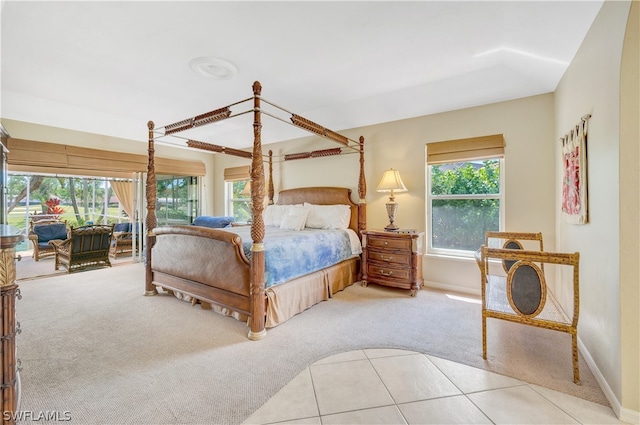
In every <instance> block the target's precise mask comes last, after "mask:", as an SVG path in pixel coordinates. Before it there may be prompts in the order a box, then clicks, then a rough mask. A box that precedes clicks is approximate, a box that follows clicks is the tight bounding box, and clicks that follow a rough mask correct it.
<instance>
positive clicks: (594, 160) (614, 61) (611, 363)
mask: <svg viewBox="0 0 640 425" xmlns="http://www.w3.org/2000/svg"><path fill="white" fill-rule="evenodd" d="M629 7H630V3H629V2H627V1H606V2H605V3H604V5H603V7H602V9H601V10H600V13H599V14H598V16H597V18H596V19H595V21H594V23H593V25H592V27H591V29H590V30H589V33H588V34H587V36H586V38H585V39H584V41H583V44H582V46H581V47H580V49H579V50H578V52H577V54H576V56H575V58H574V60H573V61H572V63H571V65H570V66H569V68H568V70H567V72H566V73H565V75H564V77H563V78H562V80H561V82H560V84H559V85H558V88H557V90H556V98H555V100H556V102H555V110H556V127H555V136H556V139H558V138H560V137H562V136H564V135H565V134H566V133H567V132H568V131H569V130H570V129H571V128H572V127H573V126H574V125H575V124H577V123H578V122H579V120H580V117H581V116H582V115H584V114H587V113H589V114H591V115H592V117H591V119H590V120H589V128H588V142H587V143H588V146H587V156H588V178H587V179H588V185H589V187H588V196H589V200H588V203H589V223H588V224H585V225H574V224H568V223H566V222H564V221H562V219H561V216H560V214H559V212H560V205H561V204H560V192H559V188H560V187H561V176H562V173H561V163H560V161H559V159H560V146H557V147H556V155H555V157H556V158H557V159H558V161H557V166H556V176H557V177H556V184H555V187H556V190H557V192H556V206H557V207H556V209H555V210H556V230H557V232H556V237H557V246H558V249H559V250H561V251H565V252H573V251H579V252H580V256H581V258H580V322H579V326H578V337H579V338H580V341H581V342H582V344H584V346H585V347H586V349H587V355H588V356H590V357H591V359H592V361H593V363H594V364H595V367H596V368H597V370H596V371H594V373H595V374H596V377H598V376H599V377H600V379H601V385H604V386H605V392H608V394H607V395H608V396H609V399H610V401H611V399H612V397H611V396H613V397H614V398H615V400H617V401H618V402H619V401H620V400H621V395H622V394H621V376H622V370H621V362H620V360H621V335H620V320H621V319H620V314H621V311H620V248H619V247H620V232H619V226H620V207H619V205H620V193H621V191H620V175H619V163H620V109H619V104H620V63H621V56H622V45H623V38H624V33H625V28H626V22H627V16H628V12H629ZM636 66H637V64H636ZM636 166H637V164H636ZM636 190H637V186H636ZM636 261H637V258H636ZM635 284H636V285H637V282H636V283H635ZM558 292H559V291H556V293H558ZM562 294H563V296H562V300H561V301H562V303H563V304H565V305H566V304H567V303H569V302H570V300H569V295H568V294H567V293H566V292H563V293H562ZM636 356H637V353H636ZM636 359H637V357H636ZM636 379H637V369H636ZM603 381H604V382H603ZM636 382H637V381H636ZM615 400H614V403H612V404H614V405H615ZM636 406H637V404H636ZM614 407H615V406H614Z"/></svg>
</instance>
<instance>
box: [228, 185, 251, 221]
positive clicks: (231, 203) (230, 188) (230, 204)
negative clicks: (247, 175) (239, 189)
mask: <svg viewBox="0 0 640 425" xmlns="http://www.w3.org/2000/svg"><path fill="white" fill-rule="evenodd" d="M249 181H250V179H247V180H233V181H225V182H224V199H225V202H224V205H225V207H224V213H225V215H227V216H229V217H234V218H236V219H238V217H236V216H235V215H234V211H235V208H234V207H233V206H234V204H235V203H239V202H247V203H249V205H250V204H251V197H248V198H234V197H233V184H234V183H237V182H243V183H244V184H247V183H249ZM249 211H251V208H249Z"/></svg>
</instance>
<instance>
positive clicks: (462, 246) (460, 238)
mask: <svg viewBox="0 0 640 425" xmlns="http://www.w3.org/2000/svg"><path fill="white" fill-rule="evenodd" d="M503 150H504V139H503V137H502V135H498V136H486V137H482V138H473V139H463V140H455V141H447V142H439V143H433V144H428V145H427V180H428V181H427V191H428V192H427V220H428V223H427V229H428V232H429V246H428V251H429V252H430V253H435V254H456V255H471V253H472V252H473V251H475V250H476V249H478V248H479V247H480V245H482V243H484V237H485V232H486V231H499V230H501V228H502V222H503V210H504V183H503V181H504V179H503V177H502V172H501V171H502V170H503V163H504V160H503V158H502V156H503V155H502V152H503Z"/></svg>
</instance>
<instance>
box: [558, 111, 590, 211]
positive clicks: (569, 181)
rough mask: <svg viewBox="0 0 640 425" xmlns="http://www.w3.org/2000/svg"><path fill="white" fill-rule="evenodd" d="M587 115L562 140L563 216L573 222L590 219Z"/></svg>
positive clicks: (588, 116)
mask: <svg viewBox="0 0 640 425" xmlns="http://www.w3.org/2000/svg"><path fill="white" fill-rule="evenodd" d="M589 118H591V115H585V116H584V117H582V120H581V121H580V123H579V124H578V125H576V126H575V128H574V129H572V130H571V131H570V132H569V133H568V134H567V135H566V136H564V137H563V138H561V139H560V141H561V142H562V218H563V219H564V220H565V221H567V222H569V223H573V224H585V223H587V222H588V221H589V215H588V208H587V207H588V202H587V122H588V120H589Z"/></svg>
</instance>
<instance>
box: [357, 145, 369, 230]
mask: <svg viewBox="0 0 640 425" xmlns="http://www.w3.org/2000/svg"><path fill="white" fill-rule="evenodd" d="M366 196H367V181H366V180H365V178H364V136H360V179H359V180H358V197H359V198H360V200H359V201H358V203H359V207H358V232H359V233H360V235H359V236H361V237H362V232H363V231H365V230H366V229H367V200H366Z"/></svg>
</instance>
